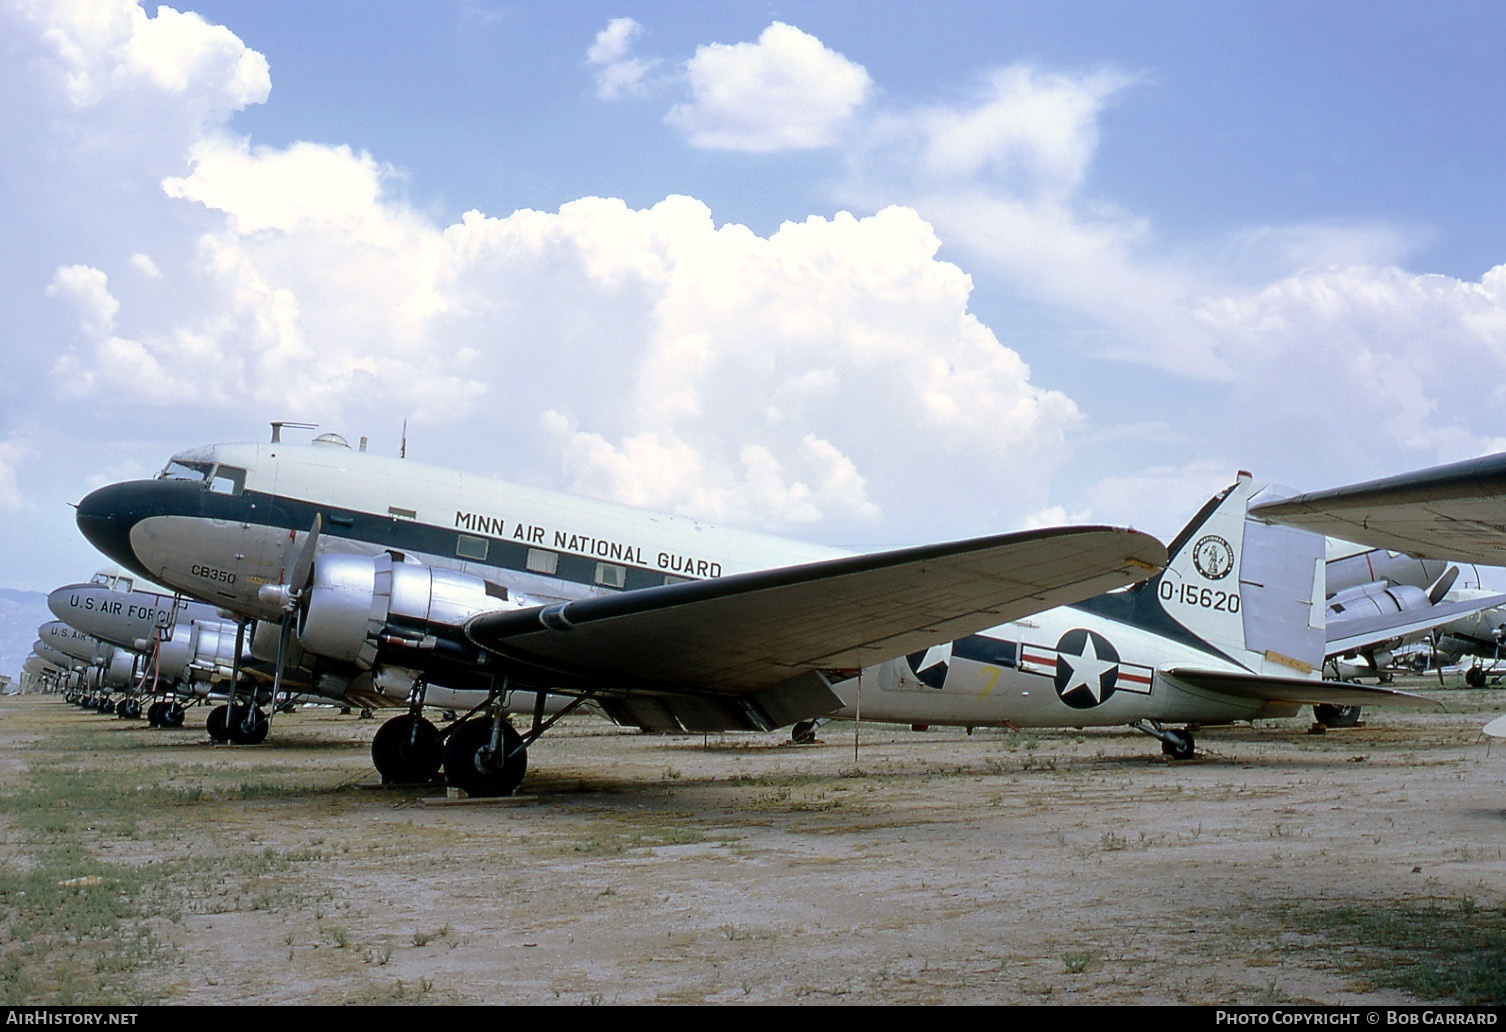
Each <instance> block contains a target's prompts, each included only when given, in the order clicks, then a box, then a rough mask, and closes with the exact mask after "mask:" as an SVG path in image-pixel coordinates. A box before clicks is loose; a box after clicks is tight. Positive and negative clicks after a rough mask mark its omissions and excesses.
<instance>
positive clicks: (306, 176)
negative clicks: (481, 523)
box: [0, 0, 1506, 589]
mask: <svg viewBox="0 0 1506 1032" xmlns="http://www.w3.org/2000/svg"><path fill="white" fill-rule="evenodd" d="M0 37H3V42H0V89H4V90H5V92H6V95H7V96H8V97H11V98H14V102H11V103H8V104H7V105H6V106H5V108H4V109H3V110H0V133H3V134H4V138H5V144H6V146H5V147H4V148H3V149H4V151H5V154H4V156H3V157H0V301H3V303H4V304H5V307H6V310H7V313H8V316H9V317H8V318H7V319H6V321H5V324H4V325H3V326H0V349H3V353H4V355H5V358H6V374H5V375H4V376H3V377H0V532H3V533H4V535H5V540H6V542H7V545H6V547H5V549H4V550H3V551H0V585H6V586H10V587H18V588H35V589H46V588H48V587H50V586H52V585H55V584H57V583H62V582H65V581H67V580H72V579H76V578H78V577H80V576H83V575H85V574H87V573H88V572H89V571H90V570H91V569H92V568H93V567H94V565H96V561H95V560H94V558H93V557H92V555H91V554H90V552H89V549H88V546H87V545H86V544H85V543H84V542H83V541H82V539H81V538H79V536H78V534H77V532H76V530H75V529H74V527H73V526H72V520H71V518H70V514H69V510H68V509H67V503H68V502H69V501H74V500H76V499H77V498H78V497H80V496H81V495H82V494H83V493H85V492H86V491H87V490H88V489H89V488H90V487H92V486H95V485H97V484H100V483H105V482H108V481H111V480H117V479H123V478H125V477H129V476H140V475H150V474H151V473H152V472H154V471H155V469H156V468H158V467H160V465H161V464H162V462H163V461H164V460H165V458H166V457H167V455H168V454H170V453H171V452H173V451H175V450H178V449H180V448H183V447H187V446H189V445H192V444H198V443H206V442H209V441H215V440H247V439H258V438H261V437H263V436H264V434H265V424H266V422H267V421H269V420H271V419H293V420H307V421H310V422H318V423H320V424H321V428H322V429H328V430H337V431H340V432H342V433H345V434H346V435H347V436H349V437H351V438H355V437H357V436H359V435H362V434H366V435H369V436H370V437H371V440H372V447H373V448H376V449H381V450H388V451H395V450H396V446H397V439H398V436H399V433H400V428H401V425H402V421H403V420H404V419H407V420H408V421H409V436H410V455H413V456H415V457H418V458H420V459H423V460H425V461H434V462H439V463H444V464H450V465H457V466H461V467H463V468H467V469H473V470H477V471H481V472H487V473H492V474H496V475H499V476H504V477H508V478H511V479H517V480H523V481H527V482H529V483H534V484H539V485H542V486H546V487H552V488H557V489H561V490H571V491H576V492H581V493H586V494H591V495H595V496H599V497H610V498H614V499H617V500H621V501H626V502H630V503H634V504H641V505H645V506H648V507H653V508H661V509H669V510H674V511H680V512H687V513H694V514H696V515H699V516H702V517H704V518H707V519H711V520H714V521H718V522H723V523H733V524H739V525H745V526H754V527H757V528H760V529H765V530H771V531H774V532H778V533H785V534H789V535H791V536H796V537H807V538H813V539H819V540H823V541H828V542H831V543H835V544H844V545H851V546H857V547H869V546H880V545H886V544H896V543H902V542H912V541H919V540H926V539H941V538H947V537H955V536H961V535H966V534H975V533H985V532H990V531H997V530H1004V529H1011V528H1014V527H1020V526H1033V525H1039V524H1042V523H1051V522H1080V521H1088V520H1091V521H1094V522H1107V523H1117V524H1132V525H1135V526H1138V527H1142V528H1144V529H1147V530H1151V531H1153V532H1155V533H1158V534H1160V535H1162V536H1163V537H1166V536H1170V535H1171V534H1172V533H1174V532H1175V530H1176V529H1177V527H1178V526H1179V524H1180V522H1181V521H1182V520H1183V519H1185V518H1186V516H1187V515H1189V514H1190V512H1191V511H1192V510H1193V509H1194V508H1195V507H1196V506H1197V504H1198V503H1199V502H1200V501H1201V500H1202V499H1203V498H1204V497H1206V496H1207V495H1208V494H1209V493H1211V492H1212V491H1214V490H1216V489H1218V488H1219V487H1221V486H1223V485H1225V484H1227V483H1228V482H1229V481H1230V480H1231V478H1232V476H1233V474H1234V472H1235V470H1237V469H1240V468H1246V469H1250V470H1252V471H1253V472H1255V474H1256V475H1257V476H1258V477H1261V478H1270V479H1274V480H1277V481H1279V482H1281V483H1285V484H1289V485H1291V486H1293V487H1297V488H1302V489H1316V488H1321V487H1325V486H1332V485H1335V484H1338V483H1343V482H1349V481H1353V480H1357V479H1363V478H1367V477H1371V476H1379V475H1386V474H1390V473H1396V472H1401V471H1403V470H1406V469H1412V468H1418V467H1421V466H1426V465H1431V464H1434V463H1438V462H1445V461H1451V460H1454V459H1458V458H1463V457H1467V456H1469V455H1473V454H1481V453H1486V452H1490V451H1496V450H1501V449H1503V448H1506V433H1503V432H1502V430H1501V429H1500V428H1501V420H1500V418H1499V417H1498V416H1497V415H1496V413H1497V412H1499V411H1500V408H1501V403H1502V401H1503V400H1506V397H1503V390H1502V386H1501V385H1502V384H1503V383H1506V376H1503V373H1506V268H1501V266H1502V263H1506V217H1503V216H1506V205H1503V203H1502V201H1501V199H1500V192H1501V191H1500V185H1499V182H1500V172H1499V170H1500V169H1502V168H1506V161H1503V157H1506V155H1503V154H1502V149H1503V146H1506V144H1503V142H1502V141H1506V125H1503V122H1506V106H1503V105H1502V104H1501V98H1502V97H1503V96H1506V89H1503V87H1506V14H1502V13H1500V9H1499V8H1498V7H1497V6H1495V5H1488V4H1484V3H1478V4H1466V3H1454V4H1434V5H1427V6H1426V7H1423V6H1419V5H1415V4H1380V3H1322V4H1297V3H1277V2H1261V3H1246V4H1240V3H1220V4H1192V3H1163V4H1133V5H1130V4H1115V3H1053V4H1045V3H1036V4H1004V3H954V4H949V3H933V4H927V5H916V4H899V3H892V4H890V3H863V4H843V3H812V4H800V3H794V4H778V5H764V4H737V3H722V4H715V5H683V4H667V3H641V4H629V5H617V4H614V5H610V6H607V5H598V4H587V3H582V4H572V5H543V4H539V5H531V4H519V5H508V4H500V3H480V2H468V3H460V4H444V3H434V4H374V3H365V2H322V3H319V4H291V3H275V2H258V3H244V2H241V3H237V2H211V3H203V4H199V5H195V6H193V7H185V8H184V9H183V11H182V12H176V11H169V10H166V9H164V10H162V11H159V9H158V8H156V7H148V8H147V9H145V10H143V9H141V8H140V7H138V6H136V5H134V4H129V3H123V2H121V0H91V2H82V0H80V2H74V3H36V2H32V0H0ZM1493 270H1494V271H1493Z"/></svg>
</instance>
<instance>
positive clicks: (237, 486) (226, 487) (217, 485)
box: [209, 466, 246, 495]
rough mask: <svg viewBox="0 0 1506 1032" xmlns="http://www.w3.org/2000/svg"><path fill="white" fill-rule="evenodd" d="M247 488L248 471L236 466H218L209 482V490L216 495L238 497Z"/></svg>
mask: <svg viewBox="0 0 1506 1032" xmlns="http://www.w3.org/2000/svg"><path fill="white" fill-rule="evenodd" d="M245 486H246V471H245V470H243V469H238V468H236V467H235V466H216V467H215V469H214V476H213V477H211V478H210V480H209V490H211V491H213V492H215V493H216V494H228V495H237V494H240V493H241V489H242V488H244V487H245Z"/></svg>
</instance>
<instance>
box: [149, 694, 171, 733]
mask: <svg viewBox="0 0 1506 1032" xmlns="http://www.w3.org/2000/svg"><path fill="white" fill-rule="evenodd" d="M165 709H167V703H165V702H163V701H162V700H161V699H158V700H157V701H156V702H154V703H152V704H151V705H150V706H148V707H147V708H146V722H147V723H148V724H150V725H151V726H152V727H161V726H162V711H163V710H165Z"/></svg>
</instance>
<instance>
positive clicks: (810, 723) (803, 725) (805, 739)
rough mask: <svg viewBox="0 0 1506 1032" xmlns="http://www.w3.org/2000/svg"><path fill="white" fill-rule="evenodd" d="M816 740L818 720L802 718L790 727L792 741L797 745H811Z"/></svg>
mask: <svg viewBox="0 0 1506 1032" xmlns="http://www.w3.org/2000/svg"><path fill="white" fill-rule="evenodd" d="M815 740H816V722H815V721H814V720H802V721H801V722H800V723H798V724H796V725H795V726H794V727H792V728H790V741H792V742H794V743H795V744H796V745H810V744H811V743H812V742H814V741H815Z"/></svg>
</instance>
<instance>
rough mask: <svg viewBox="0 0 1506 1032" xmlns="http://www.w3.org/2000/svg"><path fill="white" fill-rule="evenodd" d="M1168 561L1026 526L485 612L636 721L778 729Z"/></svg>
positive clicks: (510, 645) (503, 640) (1137, 548)
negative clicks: (844, 694)
mask: <svg viewBox="0 0 1506 1032" xmlns="http://www.w3.org/2000/svg"><path fill="white" fill-rule="evenodd" d="M1165 564H1166V549H1165V547H1164V546H1163V545H1162V544H1161V543H1160V542H1159V541H1157V540H1156V539H1155V538H1153V537H1150V536H1149V535H1146V534H1142V533H1139V532H1137V531H1133V530H1119V529H1115V528H1109V527H1064V528H1054V529H1049V530H1033V531H1024V532H1021V533H1016V534H1003V535H997V536H993V537H985V538H975V539H971V540H967V541H959V542H952V543H950V544H941V545H923V546H919V547H915V548H904V549H899V550H896V551H890V552H878V553H873V554H868V555H856V556H847V557H843V558H840V559H831V560H825V561H822V562H817V563H808V564H803V565H800V566H790V567H783V568H779V569H773V570H763V571H758V572H753V573H743V574H735V575H732V576H727V577H718V578H713V579H708V580H700V581H690V582H685V583H681V584H670V585H665V586H663V587H657V588H645V589H641V590H638V591H628V592H622V593H620V594H616V595H609V596H604V597H599V598H591V599H582V600H579V601H575V602H566V603H560V604H557V605H551V606H543V607H537V608H533V609H525V610H516V611H511V612H498V613H487V614H482V615H480V616H476V617H474V618H472V619H471V620H470V621H469V622H468V623H467V624H466V633H467V635H468V636H469V637H470V639H471V641H473V642H474V643H475V644H476V645H478V646H480V647H482V648H484V649H487V650H488V651H491V652H493V653H496V654H498V655H499V656H502V657H503V658H504V659H506V660H508V661H509V666H510V667H511V668H513V669H516V670H518V671H519V672H520V673H519V676H520V677H521V678H524V679H537V680H538V681H539V682H540V683H542V684H544V685H546V686H553V687H559V688H565V689H568V690H576V691H584V690H597V691H599V692H600V693H601V694H600V695H598V696H597V698H598V700H599V701H600V702H601V703H602V705H603V707H604V708H606V709H607V710H608V712H609V713H611V715H612V716H613V717H614V718H617V719H619V720H622V721H623V722H625V723H631V724H638V725H639V726H643V727H653V728H661V729H668V728H675V727H678V728H683V729H685V730H696V731H701V730H706V731H711V730H733V729H749V730H754V729H764V730H768V729H772V728H775V727H781V726H783V725H785V724H790V723H794V722H795V721H797V720H804V719H808V718H811V717H816V716H820V715H822V714H824V713H828V712H830V711H831V710H833V709H836V708H837V707H838V706H840V705H841V701H840V700H839V699H838V698H837V697H836V695H835V694H834V693H833V692H832V691H831V688H830V681H829V680H828V679H827V674H828V673H836V674H840V675H841V676H851V674H852V673H853V672H855V671H856V670H857V669H859V668H861V667H864V666H869V665H871V664H874V663H877V662H881V661H884V660H887V659H893V658H894V657H896V656H901V655H905V654H906V653H909V652H914V651H916V650H918V649H921V648H925V647H927V646H929V645H934V644H937V643H939V642H944V641H951V640H953V639H956V638H960V637H964V636H966V635H968V634H972V633H974V632H976V631H980V630H984V629H986V628H989V627H993V626H996V625H998V624H1001V623H1007V622H1009V621H1010V620H1016V619H1019V618H1021V617H1024V616H1028V615H1030V614H1032V613H1036V612H1040V611H1042V610H1046V609H1051V608H1053V607H1056V606H1060V605H1067V604H1069V603H1071V602H1076V601H1080V600H1082V599H1084V598H1088V597H1090V596H1093V595H1097V594H1101V593H1102V592H1105V591H1108V590H1110V589H1112V588H1117V587H1122V586H1125V585H1128V584H1133V583H1135V582H1136V581H1140V580H1143V579H1145V578H1146V577H1149V576H1151V575H1153V574H1154V573H1156V572H1157V571H1159V570H1160V569H1161V568H1162V567H1163V566H1164V565H1165Z"/></svg>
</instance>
